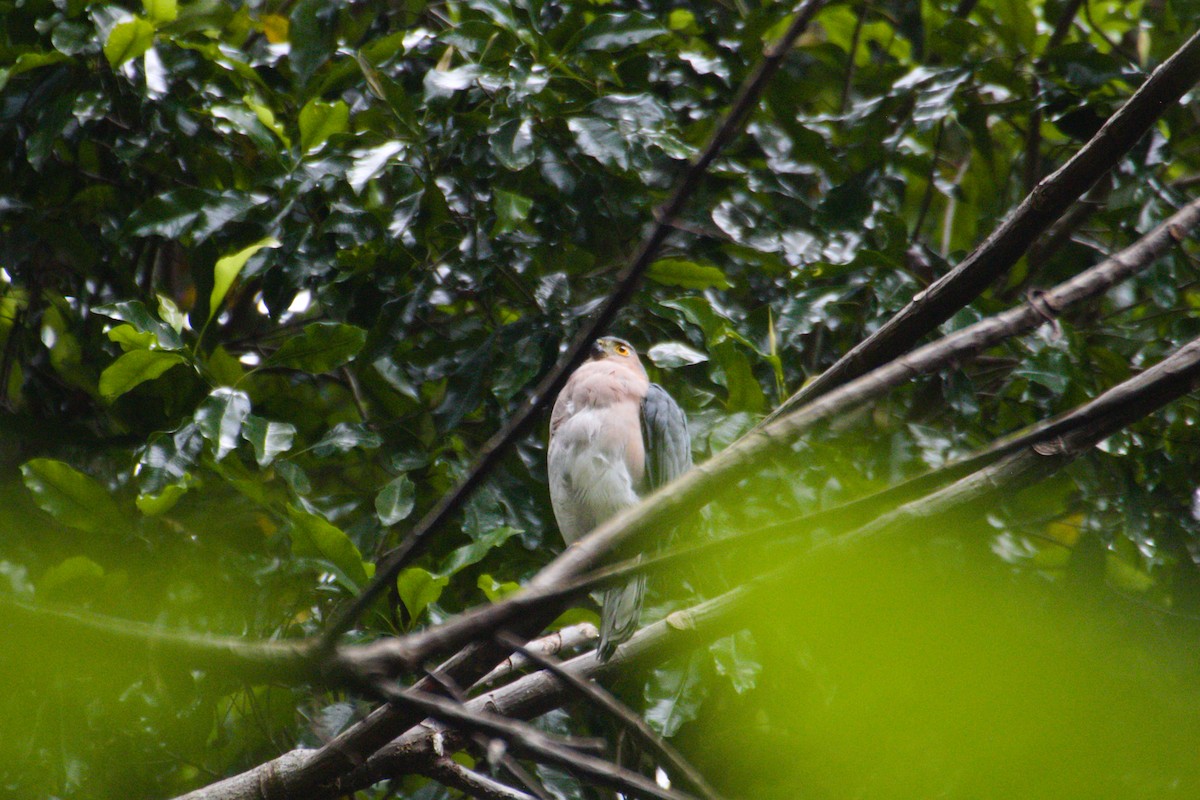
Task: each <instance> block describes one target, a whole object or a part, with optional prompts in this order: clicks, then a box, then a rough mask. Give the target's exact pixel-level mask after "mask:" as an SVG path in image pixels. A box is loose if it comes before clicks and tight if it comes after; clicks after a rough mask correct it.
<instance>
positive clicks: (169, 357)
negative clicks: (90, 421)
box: [100, 350, 187, 400]
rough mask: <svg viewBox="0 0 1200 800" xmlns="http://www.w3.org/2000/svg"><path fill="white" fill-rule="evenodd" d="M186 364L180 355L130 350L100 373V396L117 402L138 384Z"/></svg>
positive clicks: (185, 360) (156, 351)
mask: <svg viewBox="0 0 1200 800" xmlns="http://www.w3.org/2000/svg"><path fill="white" fill-rule="evenodd" d="M186 362H187V359H185V358H184V357H183V356H181V355H180V354H179V353H168V352H165V351H163V350H130V351H129V352H128V353H125V354H124V355H122V356H121V357H120V358H118V359H117V360H116V361H114V362H113V363H111V364H109V365H108V366H107V367H105V369H104V371H103V372H101V373H100V394H101V395H102V396H103V397H104V398H105V399H106V400H115V399H116V398H118V397H120V396H121V395H123V394H125V393H126V392H128V391H129V390H131V389H133V388H134V387H135V386H137V385H138V384H141V383H144V382H146V381H152V380H154V379H155V378H157V377H158V376H160V375H162V374H163V373H164V372H166V371H167V370H169V369H170V368H171V367H173V366H175V365H176V364H184V363H186Z"/></svg>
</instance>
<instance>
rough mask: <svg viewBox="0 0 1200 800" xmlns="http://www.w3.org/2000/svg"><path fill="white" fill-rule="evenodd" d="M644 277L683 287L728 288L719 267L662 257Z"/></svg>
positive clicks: (667, 284) (726, 280) (665, 284)
mask: <svg viewBox="0 0 1200 800" xmlns="http://www.w3.org/2000/svg"><path fill="white" fill-rule="evenodd" d="M646 277H647V278H649V279H650V280H652V281H654V282H655V283H661V284H663V285H664V286H681V287H683V288H684V289H728V288H729V287H730V285H731V284H730V283H729V280H728V279H727V278H726V277H725V273H724V272H721V270H720V269H718V268H717V267H714V266H712V265H709V264H697V263H696V262H695V261H683V260H680V259H675V258H662V259H659V260H658V261H655V262H654V263H653V264H651V265H650V267H649V269H647V270H646Z"/></svg>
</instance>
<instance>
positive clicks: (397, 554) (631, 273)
mask: <svg viewBox="0 0 1200 800" xmlns="http://www.w3.org/2000/svg"><path fill="white" fill-rule="evenodd" d="M822 5H824V0H804V2H803V3H801V4H800V6H799V7H798V8H797V10H796V15H795V17H794V18H793V19H792V22H791V24H790V25H789V26H788V28H787V31H786V32H785V33H784V34H783V36H781V37H780V38H779V40H778V41H777V42H775V43H774V44H773V45H771V46H770V47H768V48H767V49H766V50H765V51H764V53H763V57H762V59H761V60H760V61H759V62H758V65H757V66H756V67H755V69H754V71H753V72H752V73H751V74H750V75H749V77H747V78H746V80H745V82H743V83H742V85H741V87H740V88H739V89H738V92H737V95H736V96H735V97H734V99H733V103H732V104H731V105H730V108H729V112H728V113H727V114H726V115H725V119H724V120H722V122H721V124H720V125H719V126H717V128H716V130H715V131H714V132H713V135H712V138H710V139H709V140H708V143H707V144H706V145H705V147H704V149H703V151H701V153H700V156H699V157H698V158H697V159H696V161H695V162H694V163H693V164H692V165H691V166H690V167H688V169H687V170H686V171H685V172H684V173H683V176H682V177H681V178H680V180H679V183H678V184H677V185H676V187H675V190H674V191H673V192H672V193H671V196H670V197H669V198H668V199H667V202H666V203H665V204H663V206H662V207H661V208H660V209H659V210H658V211H657V212H656V213H655V219H656V222H655V224H654V227H653V228H651V230H650V234H649V235H648V236H647V237H646V238H645V240H644V241H643V242H642V244H641V245H640V246H639V247H638V249H637V251H636V252H635V254H634V256H633V258H632V260H631V261H630V263H629V266H627V267H626V268H625V269H624V270H623V271H622V272H621V274H620V275H619V276H618V277H617V285H616V286H615V287H614V289H613V291H612V292H611V293H610V294H609V296H608V297H607V298H606V299H605V301H604V303H603V304H601V306H600V307H599V308H598V309H597V310H596V312H595V314H594V315H593V316H592V318H591V319H590V320H588V321H587V323H585V324H584V326H583V327H582V328H581V329H580V330H579V332H578V333H577V334H576V335H575V338H574V339H573V340H572V341H571V344H570V346H569V347H568V348H567V350H566V352H565V353H564V354H563V356H562V358H561V359H560V360H559V363H558V365H557V366H555V368H554V369H553V370H551V371H550V373H549V374H547V375H546V376H545V377H544V378H542V380H541V381H539V382H538V385H537V386H536V387H534V389H533V391H531V392H530V393H529V395H528V396H527V398H526V399H525V401H524V402H523V403H522V404H521V406H520V407H519V408H518V409H517V411H516V413H515V414H514V415H513V416H512V418H511V419H509V421H508V422H507V423H506V424H505V425H504V427H503V428H501V429H500V430H499V431H497V432H496V434H495V435H494V436H492V438H491V439H489V440H488V441H487V442H486V443H485V444H484V446H483V447H482V448H481V450H480V452H479V456H478V458H477V459H476V461H475V464H474V465H473V466H472V467H471V470H470V471H469V472H468V473H467V476H466V477H465V478H464V479H463V480H462V481H461V482H460V483H459V484H458V485H457V486H455V487H454V489H453V490H452V491H450V492H448V493H447V494H445V495H444V496H443V497H442V498H441V499H440V500H439V501H438V503H437V505H435V506H434V507H433V508H432V509H431V510H430V511H429V513H427V514H426V515H425V516H424V518H422V519H421V521H420V522H418V523H417V524H416V526H415V527H414V528H413V529H412V530H410V531H409V533H408V535H407V536H405V537H404V539H403V541H401V542H400V544H399V545H398V546H397V547H396V548H394V549H393V550H391V551H390V552H389V553H387V554H386V555H385V556H384V557H383V558H382V559H380V561H379V563H378V564H377V565H376V571H375V577H374V579H373V580H372V581H371V583H369V584H368V585H367V587H366V588H365V589H363V591H362V592H361V593H360V594H359V595H358V597H356V598H355V599H354V601H353V602H352V603H350V605H348V606H346V607H345V608H344V609H343V610H342V611H341V612H340V613H339V614H337V615H336V616H335V617H334V618H333V619H332V620H331V621H330V624H329V626H328V628H327V629H326V631H325V635H324V637H323V644H324V646H325V647H326V649H332V646H333V644H334V643H335V642H336V641H337V639H338V638H339V637H340V636H341V635H342V634H343V633H345V632H346V631H348V630H349V629H350V628H352V627H353V626H354V623H355V622H356V621H357V620H358V618H359V617H360V616H362V614H363V613H364V612H365V611H366V610H367V609H368V608H369V607H370V606H371V605H372V604H373V603H374V602H375V601H376V600H377V599H379V597H380V596H381V595H382V594H383V592H385V591H386V590H387V589H388V587H389V586H391V585H392V583H393V582H394V581H395V579H396V575H398V574H399V573H400V570H401V569H402V568H403V567H404V565H405V564H406V563H408V561H409V560H411V559H412V557H413V556H415V555H416V554H417V553H419V552H420V549H421V548H423V547H424V546H425V542H426V540H427V539H428V536H429V534H430V533H432V532H433V531H435V530H437V529H438V528H440V527H441V526H442V524H444V523H445V522H446V520H447V519H449V518H450V516H451V515H453V514H454V513H455V512H456V511H458V510H459V509H460V508H462V506H463V504H464V503H465V502H466V500H467V498H468V497H470V495H471V493H472V492H473V491H474V490H475V488H476V487H478V486H479V485H480V484H481V483H482V482H483V481H484V479H485V478H486V477H487V476H488V475H489V474H490V473H491V471H492V470H493V469H494V468H495V466H496V464H497V463H499V460H500V456H501V455H502V454H503V452H504V451H505V450H506V449H507V448H508V446H509V445H510V444H512V443H513V442H514V441H516V440H517V439H519V438H520V437H521V436H523V435H524V434H525V433H526V432H527V431H528V430H529V428H530V427H531V426H532V425H533V423H534V420H535V419H536V416H537V413H538V412H539V411H540V410H541V409H542V408H543V407H545V405H546V404H547V403H549V402H550V400H551V399H552V398H553V397H554V396H555V395H557V394H558V392H559V390H560V389H562V387H563V385H564V384H565V383H566V381H567V377H568V376H569V375H570V373H571V371H572V370H574V369H575V367H577V366H579V364H581V363H582V362H583V360H584V358H586V357H587V352H588V348H589V347H590V346H591V344H592V342H593V341H595V339H596V337H598V336H599V335H600V334H601V333H603V332H604V330H605V329H607V328H608V327H609V326H610V325H611V324H612V321H613V320H614V319H616V316H617V312H618V311H620V310H621V308H622V307H623V306H624V305H625V304H626V303H628V302H629V300H630V299H631V298H632V297H633V294H634V292H635V291H636V290H637V288H638V285H639V284H640V282H641V277H642V274H643V273H645V271H646V269H647V268H648V267H649V266H650V263H651V262H652V261H653V260H654V257H655V254H656V253H657V252H658V249H659V247H660V246H661V245H662V243H663V242H664V241H666V238H667V236H668V235H669V234H670V232H671V229H672V223H673V222H674V220H675V218H676V217H677V216H678V215H679V213H680V212H681V211H682V210H683V208H684V206H685V205H686V203H687V201H688V199H689V198H690V197H691V195H692V194H693V193H694V192H695V191H696V189H697V188H698V187H699V186H700V182H701V180H702V179H703V178H704V174H705V172H707V170H708V167H709V166H710V165H711V164H712V162H713V161H714V160H715V159H716V157H717V155H718V154H719V153H720V152H721V150H722V149H724V147H725V146H726V145H727V144H728V143H729V142H730V141H731V140H732V139H733V138H734V136H736V135H737V133H738V132H739V131H740V130H741V128H742V125H743V123H744V122H745V120H746V118H747V117H748V116H749V114H750V112H751V110H753V108H754V107H755V106H756V105H757V103H758V97H759V95H760V94H761V93H762V90H763V89H764V88H765V87H766V85H767V82H768V81H770V80H771V78H772V76H774V74H775V72H776V71H777V70H778V69H779V65H780V64H781V63H782V62H783V57H784V56H785V55H787V53H788V52H789V51H790V50H791V49H792V45H793V44H795V42H796V40H797V39H798V38H800V34H801V33H803V32H804V30H805V28H807V27H808V23H809V22H810V21H811V20H812V18H813V17H814V16H816V13H817V11H819V10H820V8H821V6H822Z"/></svg>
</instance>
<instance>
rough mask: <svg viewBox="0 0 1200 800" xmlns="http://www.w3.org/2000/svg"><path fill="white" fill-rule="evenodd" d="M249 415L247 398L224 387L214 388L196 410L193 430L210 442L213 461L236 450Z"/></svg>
mask: <svg viewBox="0 0 1200 800" xmlns="http://www.w3.org/2000/svg"><path fill="white" fill-rule="evenodd" d="M249 416H250V398H249V396H247V395H246V393H245V392H239V391H238V390H237V389H231V388H229V387H228V386H222V387H220V388H219V389H214V390H213V391H212V392H211V393H210V394H209V395H208V397H207V398H206V399H205V400H204V402H203V403H201V404H200V406H199V408H197V409H196V413H195V415H194V419H195V421H196V427H197V428H199V429H200V433H201V434H203V435H204V438H205V439H208V441H210V442H212V443H213V457H214V458H215V459H216V460H217V461H220V460H221V459H223V458H224V457H225V456H227V455H229V453H230V452H231V451H232V450H233V449H234V448H235V447H237V443H238V439H239V438H240V437H241V435H242V424H243V423H244V422H245V421H246V418H247V417H249Z"/></svg>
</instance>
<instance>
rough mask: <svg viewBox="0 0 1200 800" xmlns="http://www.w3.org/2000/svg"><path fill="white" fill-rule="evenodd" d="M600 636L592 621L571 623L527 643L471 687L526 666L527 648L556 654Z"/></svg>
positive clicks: (487, 684) (546, 653)
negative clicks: (518, 651) (525, 653)
mask: <svg viewBox="0 0 1200 800" xmlns="http://www.w3.org/2000/svg"><path fill="white" fill-rule="evenodd" d="M598 638H600V631H599V630H597V628H596V626H595V625H593V624H592V623H590V622H580V623H579V624H578V625H571V626H569V627H566V628H563V629H562V630H558V631H555V632H554V633H552V634H550V635H549V636H543V637H542V638H540V639H537V640H535V641H532V642H528V643H526V644H525V645H524V647H523V649H522V650H521V652H520V653H513V654H512V655H511V656H509V657H508V658H506V659H504V661H503V662H501V663H500V664H499V665H498V666H497V667H496V668H495V669H493V670H492V671H491V672H489V673H488V674H487V675H484V676H483V677H482V678H480V679H479V680H477V681H476V682H475V685H474V686H472V687H471V688H472V689H481V688H483V687H485V686H491V685H492V684H493V683H495V682H496V681H498V680H500V679H501V678H504V677H506V676H508V675H511V674H512V673H514V672H516V671H518V670H520V669H522V668H524V667H525V666H526V665H527V664H528V663H529V661H530V660H529V658H528V657H526V656H525V655H522V653H524V652H526V650H534V651H536V652H538V653H540V654H542V655H544V656H554V655H558V654H559V653H562V652H565V651H568V650H574V649H576V648H578V647H580V646H582V645H585V644H586V645H590V644H591V643H593V642H595V641H596V640H597V639H598Z"/></svg>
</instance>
